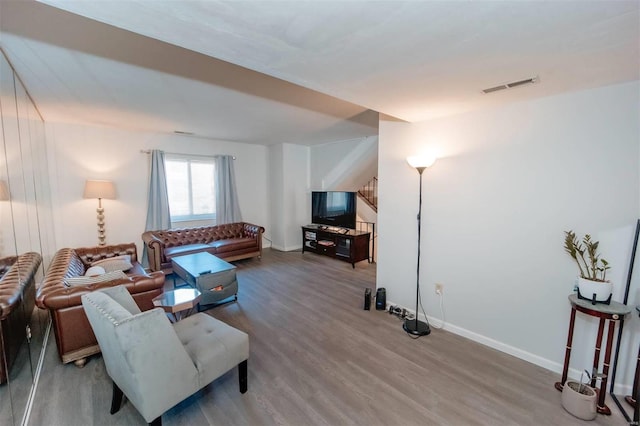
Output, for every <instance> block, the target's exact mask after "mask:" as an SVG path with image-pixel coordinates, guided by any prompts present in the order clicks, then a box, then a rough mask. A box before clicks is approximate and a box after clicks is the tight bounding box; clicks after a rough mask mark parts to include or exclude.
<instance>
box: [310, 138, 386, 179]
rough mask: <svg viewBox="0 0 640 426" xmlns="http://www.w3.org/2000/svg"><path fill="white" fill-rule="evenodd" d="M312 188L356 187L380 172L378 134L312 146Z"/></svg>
mask: <svg viewBox="0 0 640 426" xmlns="http://www.w3.org/2000/svg"><path fill="white" fill-rule="evenodd" d="M310 155H311V164H310V182H311V189H312V190H325V191H326V190H336V191H354V190H357V189H359V188H360V187H362V186H363V185H365V184H366V183H367V182H368V181H369V180H370V179H371V178H372V177H374V176H376V175H377V174H378V138H377V137H376V136H369V137H364V138H358V139H351V140H346V141H339V142H332V143H327V144H322V145H314V146H312V147H311V148H310Z"/></svg>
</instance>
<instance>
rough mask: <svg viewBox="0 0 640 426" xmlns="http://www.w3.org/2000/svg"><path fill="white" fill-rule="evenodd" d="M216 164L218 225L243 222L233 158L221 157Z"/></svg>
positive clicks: (218, 157) (217, 157)
mask: <svg viewBox="0 0 640 426" xmlns="http://www.w3.org/2000/svg"><path fill="white" fill-rule="evenodd" d="M215 162H216V182H215V183H216V224H218V225H222V224H225V223H233V222H241V221H242V214H241V213H240V204H239V203H238V195H237V191H236V175H235V172H234V170H233V157H232V156H230V155H219V156H216V157H215Z"/></svg>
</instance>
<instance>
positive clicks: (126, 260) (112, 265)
mask: <svg viewBox="0 0 640 426" xmlns="http://www.w3.org/2000/svg"><path fill="white" fill-rule="evenodd" d="M91 266H102V267H103V268H104V270H105V272H113V271H128V270H129V269H131V268H133V265H132V264H131V256H129V255H128V254H125V255H122V256H115V257H108V258H106V259H101V260H98V261H96V262H93V263H92V264H91Z"/></svg>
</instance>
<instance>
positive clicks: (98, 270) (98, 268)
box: [84, 265, 107, 277]
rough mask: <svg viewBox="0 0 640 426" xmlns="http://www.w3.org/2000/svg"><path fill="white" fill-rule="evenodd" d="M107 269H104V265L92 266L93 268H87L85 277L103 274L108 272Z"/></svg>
mask: <svg viewBox="0 0 640 426" xmlns="http://www.w3.org/2000/svg"><path fill="white" fill-rule="evenodd" d="M106 273H107V271H105V270H104V268H103V267H102V266H99V265H97V266H92V267H91V268H89V269H87V271H86V272H85V273H84V276H85V277H95V276H96V275H103V274H106Z"/></svg>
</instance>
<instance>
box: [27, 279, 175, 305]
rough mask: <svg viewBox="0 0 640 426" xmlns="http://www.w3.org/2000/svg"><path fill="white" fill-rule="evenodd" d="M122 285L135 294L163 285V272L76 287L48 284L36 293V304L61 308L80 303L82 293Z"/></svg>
mask: <svg viewBox="0 0 640 426" xmlns="http://www.w3.org/2000/svg"><path fill="white" fill-rule="evenodd" d="M117 285H124V286H125V287H126V288H127V290H129V293H131V294H132V295H133V294H136V293H142V292H145V291H150V290H156V289H159V288H163V287H164V274H163V273H162V272H152V273H151V274H149V275H133V276H130V277H127V278H121V279H117V280H113V281H107V282H103V283H97V284H89V285H84V286H77V287H66V286H65V285H64V284H62V285H58V286H50V287H49V288H47V289H45V290H43V291H42V292H41V293H40V294H39V295H38V306H39V307H40V308H43V309H62V308H69V307H72V306H79V305H81V304H82V300H81V297H82V295H83V294H86V293H91V292H93V291H96V290H99V289H102V288H108V287H114V286H117Z"/></svg>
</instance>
